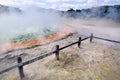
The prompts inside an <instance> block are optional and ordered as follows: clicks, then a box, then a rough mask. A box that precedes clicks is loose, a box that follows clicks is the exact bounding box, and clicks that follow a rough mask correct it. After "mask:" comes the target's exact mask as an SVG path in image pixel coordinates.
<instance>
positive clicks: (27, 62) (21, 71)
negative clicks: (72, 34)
mask: <svg viewBox="0 0 120 80" xmlns="http://www.w3.org/2000/svg"><path fill="white" fill-rule="evenodd" d="M93 38H95V39H100V40H105V41H110V42H115V43H120V42H119V41H115V40H109V39H104V38H99V37H95V36H93V34H91V36H90V37H86V38H84V39H82V38H81V37H79V39H78V41H76V42H74V43H71V44H69V45H66V46H64V47H61V48H60V47H59V45H56V50H54V51H51V52H48V53H45V54H41V55H40V56H38V57H36V58H33V59H30V60H28V61H25V62H23V61H22V58H21V57H18V58H17V63H18V64H16V65H13V66H11V67H9V68H7V69H4V70H1V71H0V74H3V73H5V72H8V71H10V70H12V69H15V68H18V71H19V75H20V79H21V80H22V79H23V78H24V77H25V75H24V69H23V67H24V66H25V65H28V64H31V63H33V62H35V61H37V60H40V59H43V58H45V57H48V56H50V55H52V54H55V56H56V59H57V60H59V51H61V50H63V49H65V48H68V47H70V46H72V45H75V44H77V46H78V47H79V48H80V45H81V42H82V41H84V40H87V39H90V42H92V41H93Z"/></svg>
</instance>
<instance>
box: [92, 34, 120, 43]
mask: <svg viewBox="0 0 120 80" xmlns="http://www.w3.org/2000/svg"><path fill="white" fill-rule="evenodd" d="M93 38H95V39H100V40H104V41H109V42H114V43H119V44H120V41H115V40H110V39H104V38H99V37H95V36H93Z"/></svg>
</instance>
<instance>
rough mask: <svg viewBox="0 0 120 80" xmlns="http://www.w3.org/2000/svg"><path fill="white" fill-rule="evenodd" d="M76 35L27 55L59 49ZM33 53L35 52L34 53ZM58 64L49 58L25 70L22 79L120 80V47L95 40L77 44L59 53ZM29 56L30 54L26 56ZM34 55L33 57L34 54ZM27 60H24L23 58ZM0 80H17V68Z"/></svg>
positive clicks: (0, 76) (75, 36)
mask: <svg viewBox="0 0 120 80" xmlns="http://www.w3.org/2000/svg"><path fill="white" fill-rule="evenodd" d="M78 36H79V35H76V34H75V35H73V36H71V37H68V38H67V39H64V40H61V41H58V42H55V43H51V44H49V45H46V46H47V47H46V46H42V47H43V48H42V47H37V48H34V49H33V50H32V49H31V50H29V51H28V50H26V52H27V51H28V52H30V51H31V52H33V54H34V53H36V55H37V50H41V51H42V50H43V49H48V50H50V49H51V48H52V49H53V46H54V45H56V44H59V45H60V46H64V45H67V44H68V43H70V42H72V41H75V40H77V38H78ZM35 51H36V52H35ZM60 53H61V54H60V61H57V60H56V59H55V56H54V55H52V56H49V57H47V58H45V59H42V60H39V61H37V62H35V63H32V64H30V65H27V66H25V67H24V72H25V75H26V78H25V80H119V79H120V76H119V75H120V54H119V53H120V48H115V47H113V46H112V45H105V44H103V43H98V41H97V40H94V42H93V43H89V40H87V41H85V42H83V43H82V46H81V48H78V47H77V46H76V45H75V46H71V47H69V48H67V49H65V50H63V51H61V52H60ZM29 55H30V54H29ZM34 56H35V55H34ZM25 59H26V58H25ZM0 79H1V80H18V79H19V75H18V72H17V69H15V70H13V71H10V72H8V73H5V74H2V75H0Z"/></svg>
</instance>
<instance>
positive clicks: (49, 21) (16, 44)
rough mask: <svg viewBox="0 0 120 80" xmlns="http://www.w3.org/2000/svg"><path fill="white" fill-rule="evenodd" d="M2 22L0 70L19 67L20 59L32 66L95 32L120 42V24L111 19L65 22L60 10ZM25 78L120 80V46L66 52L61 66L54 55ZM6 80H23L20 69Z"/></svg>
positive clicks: (0, 79) (28, 69) (97, 44)
mask: <svg viewBox="0 0 120 80" xmlns="http://www.w3.org/2000/svg"><path fill="white" fill-rule="evenodd" d="M69 11H70V12H71V10H69ZM69 11H68V12H69ZM72 12H74V11H72ZM72 12H71V13H72ZM63 14H65V13H63ZM68 14H69V13H68ZM91 15H92V14H91ZM0 22H1V23H0V26H3V27H0V32H1V35H0V71H1V70H3V69H6V68H8V67H10V66H12V65H15V64H17V57H18V56H21V57H22V59H23V61H27V60H29V59H32V58H35V57H37V56H39V55H41V54H45V53H47V52H51V51H53V50H55V46H56V45H59V46H60V47H63V46H66V45H68V44H70V43H73V42H75V41H77V40H78V38H79V37H82V38H85V37H88V36H90V34H91V33H93V35H94V36H97V37H102V38H106V39H112V40H116V41H120V36H119V33H120V22H119V21H115V20H112V19H109V18H107V19H106V18H100V17H96V18H90V17H89V18H88V17H87V18H83V17H80V18H76V17H75V16H74V15H73V14H72V17H71V16H70V15H69V16H64V17H63V16H62V17H61V14H60V13H58V12H56V11H50V12H49V11H46V10H40V11H39V9H38V10H37V11H36V10H35V11H34V10H33V9H32V10H29V11H28V12H27V11H26V12H25V13H20V14H16V13H13V14H12V13H11V14H3V15H0ZM24 73H25V80H120V45H119V44H117V43H111V42H106V41H101V40H97V39H93V42H92V43H90V40H86V41H84V42H82V43H81V48H78V46H77V45H74V46H71V47H69V48H66V49H64V50H62V51H60V60H59V61H58V60H56V57H55V55H51V56H49V57H46V58H44V59H42V60H38V61H36V62H34V63H32V64H29V65H26V66H24ZM0 80H19V74H18V69H17V68H16V69H13V70H11V71H8V72H6V73H3V74H0Z"/></svg>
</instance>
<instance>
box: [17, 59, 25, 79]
mask: <svg viewBox="0 0 120 80" xmlns="http://www.w3.org/2000/svg"><path fill="white" fill-rule="evenodd" d="M17 62H18V64H20V63H22V58H21V57H18V58H17ZM18 71H19V75H20V79H21V80H23V78H24V77H25V75H24V71H23V66H19V67H18Z"/></svg>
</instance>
